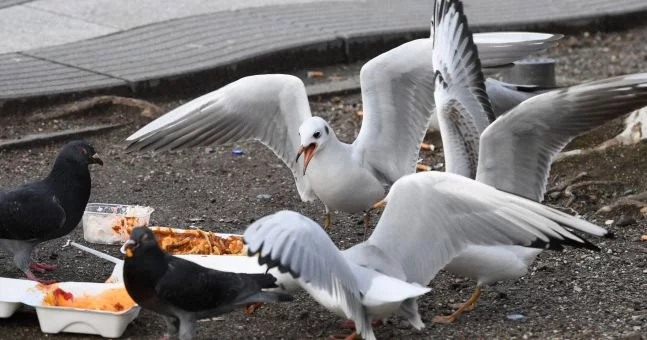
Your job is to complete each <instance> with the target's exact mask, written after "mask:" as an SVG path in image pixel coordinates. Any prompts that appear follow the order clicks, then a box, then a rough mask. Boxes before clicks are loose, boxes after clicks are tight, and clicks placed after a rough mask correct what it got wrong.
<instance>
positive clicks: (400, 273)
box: [244, 172, 606, 339]
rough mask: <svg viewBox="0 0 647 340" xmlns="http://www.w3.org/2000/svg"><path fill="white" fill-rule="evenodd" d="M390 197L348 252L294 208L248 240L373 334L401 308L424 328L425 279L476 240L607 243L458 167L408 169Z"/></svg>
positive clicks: (583, 225)
mask: <svg viewBox="0 0 647 340" xmlns="http://www.w3.org/2000/svg"><path fill="white" fill-rule="evenodd" d="M438 197H442V198H443V199H438ZM385 201H386V202H387V205H386V208H385V210H384V212H383V213H382V217H381V219H380V221H379V222H378V224H377V227H376V229H375V231H374V232H373V234H372V235H371V236H370V237H369V239H368V240H367V241H365V242H363V243H360V244H358V245H355V246H353V247H351V248H349V249H347V250H344V251H341V252H340V251H339V249H338V248H337V247H336V246H335V245H334V243H333V242H332V240H330V237H329V236H328V235H327V234H326V233H325V232H324V231H323V230H322V229H321V228H320V227H319V226H318V225H317V224H316V223H315V222H313V221H312V220H310V219H308V218H307V217H304V216H302V215H300V214H298V213H295V212H290V211H282V212H278V213H276V214H273V215H270V216H266V217H264V218H262V219H260V220H258V221H256V222H255V223H253V224H252V225H250V226H249V227H248V228H247V230H246V231H245V234H244V240H245V243H246V244H247V247H248V251H249V254H250V256H253V255H258V256H259V263H260V264H261V265H262V264H267V265H268V267H270V268H274V267H278V269H279V270H280V271H282V272H287V273H290V274H291V275H292V276H293V277H294V278H295V279H296V280H298V282H299V284H300V285H301V287H302V288H303V289H305V290H306V291H307V292H308V293H309V294H310V295H311V296H312V297H313V298H314V299H315V300H317V301H318V302H319V303H320V304H322V305H323V306H324V307H326V308H327V309H329V310H330V311H332V312H334V313H336V314H338V315H340V316H343V317H346V318H349V319H351V320H353V321H354V322H355V325H356V326H357V331H358V333H359V334H360V335H361V336H362V337H363V338H364V339H374V338H375V337H374V334H373V331H372V328H371V323H370V322H371V321H372V320H379V319H382V318H385V317H388V316H390V315H392V314H394V313H396V312H402V314H404V315H406V316H407V317H408V319H409V321H410V322H411V324H412V325H414V326H415V327H416V328H421V327H423V326H424V324H422V321H421V320H420V316H419V314H418V310H417V305H416V304H415V300H416V298H417V297H418V296H420V295H422V294H424V293H426V292H427V291H428V289H427V288H423V287H422V286H424V285H427V284H428V283H429V281H431V280H432V279H433V278H434V276H435V275H436V273H437V272H438V271H439V270H440V269H442V268H443V267H444V266H445V265H446V264H447V263H449V262H450V261H451V259H452V258H453V257H455V256H456V255H458V254H460V253H461V252H462V251H463V250H465V249H466V248H467V247H469V246H471V245H506V246H510V245H525V246H532V247H537V248H539V249H544V248H553V249H561V248H562V246H563V245H570V246H576V247H587V248H592V249H597V248H596V247H595V246H594V245H593V244H591V243H589V242H588V241H586V240H585V239H583V238H581V237H579V236H577V235H575V234H573V233H572V232H570V231H569V230H571V229H575V230H579V231H582V232H586V233H589V234H593V235H604V234H606V230H604V229H603V228H600V227H598V226H595V225H593V224H591V223H589V222H587V221H584V220H581V219H578V218H575V217H572V216H569V215H566V214H564V213H561V212H559V211H557V210H555V209H552V208H549V207H546V206H544V205H541V204H539V203H536V202H533V201H530V200H527V199H525V198H522V197H518V196H515V195H512V194H508V193H505V192H502V191H499V190H497V189H494V188H492V187H490V186H488V185H485V184H482V183H479V182H476V181H474V180H471V179H469V178H466V177H463V176H459V175H455V174H451V173H442V172H423V173H418V174H412V175H407V176H404V177H402V178H400V179H399V180H398V181H396V182H395V183H394V185H393V187H392V188H391V190H390V191H389V194H388V195H387V197H386V198H385ZM432 201H433V202H434V204H429V202H432ZM430 221H433V222H432V223H430ZM405 276H406V277H405ZM407 282H409V283H407Z"/></svg>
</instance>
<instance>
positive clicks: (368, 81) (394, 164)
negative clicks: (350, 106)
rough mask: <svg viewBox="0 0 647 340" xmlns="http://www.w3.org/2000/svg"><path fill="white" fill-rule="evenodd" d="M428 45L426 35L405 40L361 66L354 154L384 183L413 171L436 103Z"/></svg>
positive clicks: (391, 181)
mask: <svg viewBox="0 0 647 340" xmlns="http://www.w3.org/2000/svg"><path fill="white" fill-rule="evenodd" d="M429 48H430V41H429V40H428V39H418V40H414V41H411V42H408V43H406V44H403V45H401V46H399V47H396V48H394V49H392V50H390V51H388V52H386V53H383V54H381V55H379V56H377V57H375V58H373V59H372V60H370V61H369V62H368V63H366V64H365V65H364V66H363V67H362V70H361V72H360V83H361V86H362V102H363V106H364V119H363V121H362V128H361V129H360V131H359V135H358V136H357V139H356V140H355V142H354V143H353V156H354V157H355V158H356V159H358V160H359V162H360V163H362V164H366V165H368V167H369V168H372V169H373V172H374V173H375V174H376V176H377V177H378V178H380V179H381V180H382V181H383V182H385V183H389V184H390V183H393V182H394V181H396V180H397V179H398V178H400V177H402V176H404V175H406V174H410V173H414V172H415V167H416V162H417V160H418V154H419V151H420V143H421V142H422V140H423V138H424V136H425V132H426V126H427V122H428V121H429V117H430V116H431V112H432V110H433V103H434V102H433V92H434V84H433V77H432V76H431V75H432V74H433V73H432V72H433V66H432V63H431V59H430V58H426V57H425V55H429V53H430V49H429ZM385 155H388V158H389V160H388V161H385V159H384V157H385Z"/></svg>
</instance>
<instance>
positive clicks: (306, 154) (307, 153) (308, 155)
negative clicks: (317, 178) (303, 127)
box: [296, 143, 317, 175]
mask: <svg viewBox="0 0 647 340" xmlns="http://www.w3.org/2000/svg"><path fill="white" fill-rule="evenodd" d="M316 148H317V143H312V144H310V145H308V146H305V147H304V146H300V147H299V150H298V152H297V159H296V160H297V161H298V160H299V156H301V154H303V174H304V175H305V174H306V169H308V164H309V163H310V160H311V159H312V156H314V154H315V149H316Z"/></svg>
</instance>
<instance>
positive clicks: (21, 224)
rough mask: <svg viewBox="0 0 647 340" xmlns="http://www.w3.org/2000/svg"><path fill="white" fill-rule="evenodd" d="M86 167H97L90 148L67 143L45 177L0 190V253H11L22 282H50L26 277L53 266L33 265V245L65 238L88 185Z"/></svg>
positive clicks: (82, 143)
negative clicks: (22, 274) (24, 277)
mask: <svg viewBox="0 0 647 340" xmlns="http://www.w3.org/2000/svg"><path fill="white" fill-rule="evenodd" d="M90 164H99V165H103V161H102V160H101V159H100V158H99V157H98V156H97V154H96V152H95V150H94V148H93V147H92V146H91V145H90V144H88V143H87V142H85V141H74V142H70V143H67V144H65V145H64V146H63V148H61V150H60V151H59V153H58V155H57V156H56V160H55V161H54V165H53V166H52V170H51V171H50V173H49V175H48V176H47V177H46V178H45V179H43V180H40V181H36V182H32V183H28V184H25V185H22V186H20V187H17V188H15V189H12V190H8V191H3V192H0V249H2V250H3V251H5V252H8V253H10V254H13V262H14V264H15V265H16V267H18V269H20V270H21V271H22V272H23V273H25V276H27V278H28V279H30V280H33V281H38V282H41V283H52V282H54V281H51V280H47V279H42V278H38V277H36V276H35V275H34V273H32V271H31V270H35V271H38V272H41V273H44V272H45V271H50V270H54V269H56V266H53V265H48V264H44V263H36V262H33V261H32V259H31V253H32V251H33V249H34V247H35V246H36V245H38V244H40V243H42V242H45V241H49V240H52V239H55V238H58V237H61V236H64V235H67V234H69V233H70V232H71V231H72V230H73V229H74V228H75V227H76V226H77V225H78V224H79V222H80V221H81V217H82V216H83V211H85V206H86V204H87V203H88V199H89V198H90V189H91V186H92V183H91V182H92V181H91V179H90V170H89V169H88V165H90Z"/></svg>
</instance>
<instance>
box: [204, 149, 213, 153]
mask: <svg viewBox="0 0 647 340" xmlns="http://www.w3.org/2000/svg"><path fill="white" fill-rule="evenodd" d="M212 152H213V148H204V153H212Z"/></svg>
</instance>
